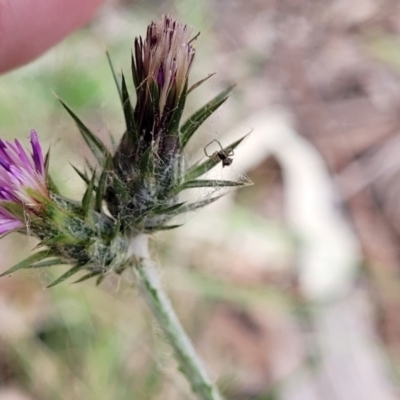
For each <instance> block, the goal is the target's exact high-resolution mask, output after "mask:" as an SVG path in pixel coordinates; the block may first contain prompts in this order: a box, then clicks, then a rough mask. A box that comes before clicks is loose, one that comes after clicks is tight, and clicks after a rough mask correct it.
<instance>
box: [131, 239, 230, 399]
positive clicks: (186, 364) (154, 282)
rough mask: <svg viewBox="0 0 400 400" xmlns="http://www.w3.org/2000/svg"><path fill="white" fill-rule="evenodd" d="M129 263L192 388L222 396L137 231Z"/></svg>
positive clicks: (210, 396)
mask: <svg viewBox="0 0 400 400" xmlns="http://www.w3.org/2000/svg"><path fill="white" fill-rule="evenodd" d="M129 253H130V255H131V257H132V260H133V266H134V268H135V270H136V271H137V273H138V276H139V281H140V286H141V290H142V292H143V294H144V297H145V300H146V302H147V304H148V305H149V307H150V309H151V310H152V312H153V315H154V317H155V318H156V319H157V321H158V323H159V324H160V326H161V328H162V330H163V331H164V333H165V335H166V337H167V339H168V341H169V343H170V344H171V346H172V347H173V349H174V351H175V356H176V358H177V360H178V362H179V363H180V367H181V370H182V372H183V373H184V375H185V376H186V378H187V379H188V381H189V383H190V384H191V386H192V389H193V391H194V392H195V393H196V394H197V395H198V396H199V398H201V399H203V400H222V399H223V398H222V396H221V394H220V393H219V392H218V389H217V388H216V387H215V385H213V384H212V383H211V380H210V378H209V377H208V375H207V372H206V370H205V368H204V366H203V364H202V362H201V361H200V359H199V357H198V355H197V354H196V351H195V349H194V347H193V345H192V343H191V341H190V339H189V338H188V336H187V335H186V333H185V331H184V330H183V327H182V325H181V323H180V321H179V319H178V317H177V315H176V313H175V311H174V309H173V307H172V305H171V302H170V301H169V299H168V297H167V295H166V294H165V292H164V291H163V289H162V287H161V282H160V277H159V274H158V271H157V267H156V265H155V263H154V262H153V261H152V260H151V259H150V257H149V251H148V237H147V236H146V235H139V236H137V237H135V238H134V239H133V240H132V242H131V245H130V251H129Z"/></svg>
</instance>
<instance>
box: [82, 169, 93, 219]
mask: <svg viewBox="0 0 400 400" xmlns="http://www.w3.org/2000/svg"><path fill="white" fill-rule="evenodd" d="M95 179H96V172H94V173H93V176H92V179H91V180H90V181H89V184H88V186H87V188H86V191H85V194H84V195H83V198H82V208H83V212H84V215H88V213H89V210H90V204H91V202H92V197H93V190H94V182H95Z"/></svg>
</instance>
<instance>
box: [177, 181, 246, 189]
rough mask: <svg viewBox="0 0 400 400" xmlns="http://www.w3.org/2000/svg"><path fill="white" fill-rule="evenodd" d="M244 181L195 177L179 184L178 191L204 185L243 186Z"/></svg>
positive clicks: (213, 186)
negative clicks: (195, 178)
mask: <svg viewBox="0 0 400 400" xmlns="http://www.w3.org/2000/svg"><path fill="white" fill-rule="evenodd" d="M244 185H245V184H244V183H241V182H235V181H225V180H217V179H197V180H194V181H187V182H184V183H183V184H182V185H181V186H179V191H181V190H185V189H193V188H204V187H212V188H215V187H234V186H244Z"/></svg>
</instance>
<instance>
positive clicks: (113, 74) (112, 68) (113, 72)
mask: <svg viewBox="0 0 400 400" xmlns="http://www.w3.org/2000/svg"><path fill="white" fill-rule="evenodd" d="M106 56H107V60H108V64H109V66H110V69H111V73H112V76H113V78H114V82H115V86H116V87H117V90H118V94H119V97H120V99H121V101H122V91H121V85H120V83H119V79H118V76H117V73H116V72H115V68H114V65H113V63H112V61H111V57H110V53H109V52H108V51H106Z"/></svg>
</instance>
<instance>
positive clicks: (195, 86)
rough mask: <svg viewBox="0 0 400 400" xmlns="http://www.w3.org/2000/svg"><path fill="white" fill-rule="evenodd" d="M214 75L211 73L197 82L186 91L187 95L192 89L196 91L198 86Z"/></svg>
mask: <svg viewBox="0 0 400 400" xmlns="http://www.w3.org/2000/svg"><path fill="white" fill-rule="evenodd" d="M214 75H215V72H213V73H212V74H209V75H207V76H206V77H205V78H203V79H201V80H199V81H198V82H196V83H194V84H193V85H192V86H190V88H189V89H188V91H187V94H189V93H190V92H193V90H194V89H197V88H198V87H199V86H200V85H202V84H203V83H204V82H205V81H208V80H209V79H210V78H211V77H212V76H214Z"/></svg>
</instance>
